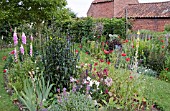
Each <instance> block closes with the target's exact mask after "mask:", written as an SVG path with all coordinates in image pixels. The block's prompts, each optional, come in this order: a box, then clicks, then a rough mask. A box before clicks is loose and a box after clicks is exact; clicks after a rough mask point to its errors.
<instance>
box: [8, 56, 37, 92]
mask: <svg viewBox="0 0 170 111" xmlns="http://www.w3.org/2000/svg"><path fill="white" fill-rule="evenodd" d="M36 68H37V67H36V64H35V63H34V62H33V61H32V60H31V59H30V58H27V59H26V60H24V61H23V62H20V61H18V63H13V67H12V68H10V70H9V75H8V76H9V82H10V84H11V85H12V86H15V88H16V89H17V90H18V91H21V90H23V85H24V80H25V79H27V78H29V77H30V76H34V74H35V73H36V70H37V69H36ZM32 74H33V75H32Z"/></svg>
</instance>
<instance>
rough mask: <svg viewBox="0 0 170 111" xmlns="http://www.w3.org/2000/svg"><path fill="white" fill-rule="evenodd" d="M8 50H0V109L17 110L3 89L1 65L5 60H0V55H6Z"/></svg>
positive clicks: (5, 110)
mask: <svg viewBox="0 0 170 111" xmlns="http://www.w3.org/2000/svg"><path fill="white" fill-rule="evenodd" d="M10 50H11V49H5V50H0V101H1V102H0V111H18V108H17V106H15V105H14V104H13V103H12V101H11V99H10V96H9V95H8V94H7V92H6V90H5V89H4V78H3V67H4V64H5V62H4V61H2V57H3V56H7V55H8V53H9V52H10Z"/></svg>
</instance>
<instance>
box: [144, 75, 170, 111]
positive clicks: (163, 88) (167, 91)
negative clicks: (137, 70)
mask: <svg viewBox="0 0 170 111" xmlns="http://www.w3.org/2000/svg"><path fill="white" fill-rule="evenodd" d="M147 84H148V85H147V87H148V90H147V91H148V92H147V94H148V95H147V96H148V98H150V99H153V100H154V101H155V102H156V103H157V105H158V106H160V108H162V109H163V111H170V83H167V82H165V81H160V80H158V79H155V78H152V77H148V81H147Z"/></svg>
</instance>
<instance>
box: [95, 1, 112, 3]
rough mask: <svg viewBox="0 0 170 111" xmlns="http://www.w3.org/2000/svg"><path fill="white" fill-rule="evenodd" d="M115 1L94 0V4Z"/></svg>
mask: <svg viewBox="0 0 170 111" xmlns="http://www.w3.org/2000/svg"><path fill="white" fill-rule="evenodd" d="M110 1H113V0H94V1H93V2H92V3H101V2H110Z"/></svg>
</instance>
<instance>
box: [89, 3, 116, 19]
mask: <svg viewBox="0 0 170 111" xmlns="http://www.w3.org/2000/svg"><path fill="white" fill-rule="evenodd" d="M113 3H114V2H113V1H112V2H103V3H97V4H96V3H93V4H91V6H90V8H89V10H88V12H87V16H91V17H94V18H112V17H113V14H114V9H113Z"/></svg>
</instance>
